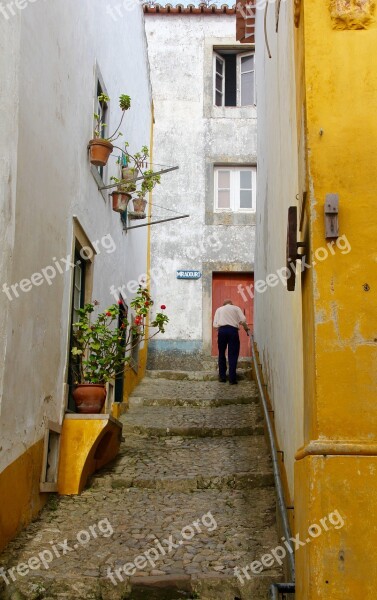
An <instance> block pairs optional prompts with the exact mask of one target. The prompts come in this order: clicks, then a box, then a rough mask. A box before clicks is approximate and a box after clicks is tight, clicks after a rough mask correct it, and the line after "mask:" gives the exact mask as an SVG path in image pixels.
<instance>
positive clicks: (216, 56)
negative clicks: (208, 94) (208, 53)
mask: <svg viewBox="0 0 377 600" xmlns="http://www.w3.org/2000/svg"><path fill="white" fill-rule="evenodd" d="M216 60H219V61H220V62H221V64H222V66H223V82H222V90H221V96H222V98H221V106H225V60H224V59H223V57H222V56H220V54H217V52H214V53H213V104H214V105H215V106H219V105H218V104H216V73H217V71H216Z"/></svg>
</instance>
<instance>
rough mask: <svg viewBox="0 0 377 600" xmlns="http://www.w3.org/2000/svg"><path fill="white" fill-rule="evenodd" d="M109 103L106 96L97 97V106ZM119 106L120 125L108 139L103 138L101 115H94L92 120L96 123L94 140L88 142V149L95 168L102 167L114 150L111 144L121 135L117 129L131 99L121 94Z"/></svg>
mask: <svg viewBox="0 0 377 600" xmlns="http://www.w3.org/2000/svg"><path fill="white" fill-rule="evenodd" d="M109 101H110V98H109V97H108V96H107V95H106V94H100V95H99V96H98V102H99V104H103V103H107V102H109ZM119 106H120V108H121V110H122V117H121V119H120V123H119V125H118V127H117V128H116V130H115V131H114V133H113V134H112V135H110V136H108V137H104V136H103V130H104V128H105V127H106V124H105V123H104V122H103V117H102V114H97V113H94V119H95V122H96V126H95V129H94V138H93V139H91V140H90V141H89V144H88V148H89V156H90V162H91V163H92V165H95V166H96V167H104V166H105V165H106V164H107V161H108V160H109V156H110V154H111V153H112V151H113V149H114V146H113V144H112V142H114V141H115V140H117V139H118V137H119V136H121V135H123V134H122V133H121V132H120V131H119V128H120V126H121V124H122V121H123V118H124V115H125V112H126V110H128V109H129V108H130V107H131V98H130V97H129V96H127V95H126V94H122V95H121V96H120V97H119Z"/></svg>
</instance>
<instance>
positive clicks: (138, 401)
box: [128, 396, 259, 408]
mask: <svg viewBox="0 0 377 600" xmlns="http://www.w3.org/2000/svg"><path fill="white" fill-rule="evenodd" d="M258 402H259V398H258V396H249V397H248V396H239V397H237V396H235V397H232V398H195V397H193V398H164V397H163V398H161V397H158V396H153V397H148V396H147V397H145V396H131V397H130V398H129V400H128V406H129V407H130V408H134V407H140V406H170V407H171V408H173V407H176V408H179V407H191V408H211V407H215V406H234V405H237V404H258Z"/></svg>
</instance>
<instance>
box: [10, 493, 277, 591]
mask: <svg viewBox="0 0 377 600" xmlns="http://www.w3.org/2000/svg"><path fill="white" fill-rule="evenodd" d="M96 524H97V527H95V525H96ZM105 524H106V526H105ZM93 526H94V527H93ZM90 527H92V529H93V530H94V531H96V536H94V535H89V538H88V535H85V536H84V535H83V532H88V534H89V532H90ZM101 532H102V533H101ZM78 534H79V535H80V534H81V537H80V538H79V536H78ZM105 534H106V535H105ZM79 539H83V540H84V541H85V543H77V540H79ZM64 540H65V541H66V542H65V545H64V548H66V547H67V545H68V546H69V548H70V550H67V553H66V554H63V547H62V546H61V545H59V543H63V542H64ZM159 544H160V545H159ZM53 545H55V548H57V549H60V551H61V552H60V554H61V555H60V557H59V558H53V557H52V558H51V560H50V561H49V562H48V569H46V568H44V567H43V566H41V568H39V569H38V570H34V571H30V572H29V573H28V574H27V576H21V575H19V574H18V573H17V572H16V581H15V582H12V583H11V585H9V586H6V584H5V582H4V580H3V579H1V578H0V590H1V591H0V598H4V599H7V600H29V599H37V598H38V600H84V599H85V600H125V599H127V598H128V599H129V600H131V599H132V600H136V599H137V598H139V599H142V598H145V599H148V600H152V599H153V598H155V599H156V600H159V599H162V598H163V599H164V600H167V599H168V598H170V597H172V598H185V597H186V598H190V595H187V594H188V593H189V592H192V596H191V597H193V598H195V597H196V598H200V600H222V599H224V600H228V599H230V600H233V599H234V598H240V599H241V600H243V599H244V600H262V599H263V600H265V599H266V598H267V591H268V588H269V585H270V583H271V582H272V581H278V580H280V579H281V571H280V569H279V568H278V566H277V565H275V564H274V565H273V566H272V567H271V570H265V571H263V573H262V574H260V575H256V576H250V580H244V585H242V582H241V581H240V580H239V579H238V578H237V577H236V576H235V572H234V568H235V567H239V569H242V567H246V566H248V565H250V563H251V562H252V561H254V560H260V558H261V557H262V556H263V555H264V554H266V553H269V552H270V551H271V550H272V549H273V548H275V547H276V546H277V545H278V539H277V534H276V524H275V498H274V489H273V488H272V487H269V488H266V489H250V490H227V491H220V492H219V491H218V490H205V491H200V490H199V491H195V492H193V493H189V494H188V493H180V492H174V493H169V492H168V493H167V492H158V491H153V490H140V489H132V488H131V489H128V490H127V489H118V490H116V491H115V490H104V489H102V488H100V489H97V488H90V489H87V490H85V491H84V492H83V494H82V496H80V497H74V498H69V497H68V498H67V497H63V498H61V499H60V500H58V502H57V503H56V506H55V509H54V511H49V510H44V511H43V512H42V514H41V515H40V518H39V519H38V521H35V522H34V523H32V524H30V525H29V527H27V528H26V529H25V530H24V531H23V532H21V533H20V535H19V536H18V538H17V540H15V541H13V542H11V543H10V544H9V546H8V548H7V551H6V552H5V553H3V555H2V556H1V557H0V558H1V565H2V566H3V567H4V569H5V573H7V572H8V569H9V568H12V567H16V566H17V565H18V564H20V563H23V564H27V563H28V561H29V559H30V558H32V557H38V556H39V555H40V553H42V552H44V551H46V550H49V549H50V550H51V548H52V547H53ZM161 548H162V550H161ZM152 550H153V552H151V551H152ZM148 551H149V554H147V555H146V553H148ZM50 554H51V555H52V553H51V552H50ZM43 556H45V557H47V554H45V555H43ZM148 557H149V559H148ZM135 561H136V562H137V566H135ZM127 563H128V569H129V570H128V574H125V573H124V572H123V571H122V570H120V569H122V567H123V565H125V564H127ZM130 563H132V565H131V566H130ZM117 569H118V575H119V576H118V575H117V574H116V570H117ZM135 571H136V572H135ZM241 573H242V571H241ZM23 575H25V573H23ZM110 576H112V579H113V582H112V580H111V578H110ZM151 578H153V579H151ZM121 579H122V581H121ZM114 582H115V584H117V585H115V584H114ZM174 582H175V583H174ZM171 590H174V593H175V596H169V595H159V594H163V592H165V593H166V594H168V593H169V594H170V591H171ZM178 592H179V593H180V594H181V595H178ZM148 593H149V595H147V594H148ZM143 594H144V595H143ZM145 594H146V595H145ZM185 594H186V595H185Z"/></svg>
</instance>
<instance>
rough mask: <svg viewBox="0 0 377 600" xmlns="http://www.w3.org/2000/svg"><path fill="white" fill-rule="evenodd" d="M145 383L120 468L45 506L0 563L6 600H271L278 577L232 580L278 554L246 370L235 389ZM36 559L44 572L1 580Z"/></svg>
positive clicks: (205, 379)
mask: <svg viewBox="0 0 377 600" xmlns="http://www.w3.org/2000/svg"><path fill="white" fill-rule="evenodd" d="M148 375H149V376H147V377H146V378H145V379H144V381H143V382H142V383H141V384H140V385H139V386H138V388H137V389H136V390H135V392H134V394H133V396H132V398H131V400H130V410H129V412H128V413H127V414H126V415H125V416H124V417H123V422H124V433H123V435H124V438H125V441H124V442H123V444H122V446H121V452H120V455H119V456H118V458H117V459H116V461H115V462H114V463H113V464H112V465H109V467H108V468H107V469H105V470H102V471H101V472H100V473H98V474H97V475H96V476H95V477H93V478H92V481H91V483H90V487H88V488H87V489H86V490H85V491H84V493H83V494H82V495H81V496H78V497H63V498H60V499H58V500H56V499H53V500H52V501H50V504H49V506H48V507H47V508H46V509H45V510H44V511H43V512H42V514H41V516H40V518H39V519H38V520H37V521H36V522H34V523H32V524H31V525H30V526H29V527H28V528H27V529H26V530H25V531H24V532H22V533H21V534H20V535H19V537H18V538H17V539H16V540H14V541H13V542H12V543H11V544H10V545H9V547H8V549H7V551H6V552H5V553H4V554H3V555H2V556H1V557H0V565H2V566H3V567H4V569H5V576H6V578H7V579H8V581H9V585H7V584H6V583H5V580H4V577H2V578H0V582H1V583H0V590H1V591H0V598H1V599H4V600H25V599H27V600H29V599H31V600H42V599H44V600H55V599H57V600H71V599H72V600H73V599H75V600H81V599H86V600H178V599H180V598H182V599H183V598H186V599H190V598H192V599H193V598H198V599H200V600H267V598H268V588H269V586H270V583H271V582H273V581H278V580H279V579H280V578H281V572H280V570H279V568H277V567H276V566H275V567H271V568H270V569H266V568H265V569H264V570H263V571H262V573H260V574H259V575H252V574H251V572H250V571H248V575H249V578H246V577H245V575H244V574H243V573H242V570H241V575H242V577H243V582H244V583H243V584H242V583H241V581H240V580H239V579H238V578H237V577H235V575H234V568H235V567H239V568H240V569H242V567H246V566H247V565H249V564H250V563H251V562H252V561H254V560H259V559H260V558H261V556H262V555H263V554H266V553H268V552H269V551H271V550H272V549H273V548H274V547H275V546H276V545H277V544H278V542H277V533H276V523H275V500H274V488H273V476H272V469H271V464H270V458H269V456H268V452H267V447H266V443H265V440H264V436H263V423H262V417H261V411H260V409H259V404H258V398H257V394H256V388H255V384H254V383H253V382H251V381H250V380H249V378H248V376H249V372H248V371H247V370H245V371H244V373H243V375H241V376H242V377H243V380H242V381H240V382H239V385H237V386H230V385H229V384H222V383H219V382H218V381H217V380H216V377H214V373H213V372H212V371H210V372H208V373H206V372H199V373H185V372H151V373H149V374H148ZM110 534H111V535H110ZM83 542H85V543H83ZM68 548H69V549H68ZM54 549H55V550H54ZM43 552H45V554H43ZM57 554H59V557H58V556H57ZM50 555H51V560H50ZM32 557H39V561H41V557H43V558H44V559H45V563H46V565H47V567H48V569H46V568H45V566H46V565H45V566H43V561H42V565H41V566H40V568H38V569H36V570H29V573H27V574H26V575H25V570H24V576H23V575H22V574H20V571H21V572H22V567H21V569H19V570H18V571H17V570H15V571H14V572H13V576H14V577H13V578H15V579H16V581H12V576H11V574H10V573H9V571H7V570H8V569H9V568H11V567H17V565H20V564H21V563H27V562H28V561H29V559H30V558H32ZM126 563H129V564H128V566H127V568H126V572H124V570H123V569H122V567H123V565H125V564H126ZM131 563H132V564H131ZM29 564H33V563H32V562H31V563H30V562H29ZM35 564H36V563H35Z"/></svg>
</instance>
